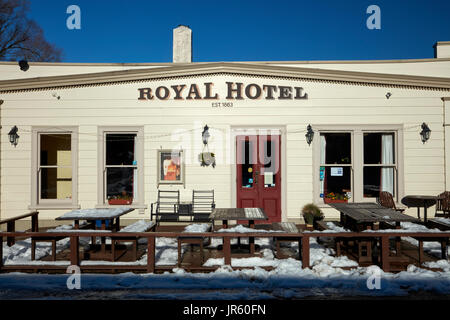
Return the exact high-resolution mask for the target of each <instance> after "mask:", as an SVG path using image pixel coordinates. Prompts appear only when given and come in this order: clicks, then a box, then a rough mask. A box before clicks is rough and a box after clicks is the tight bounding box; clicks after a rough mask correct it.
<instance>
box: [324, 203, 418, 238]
mask: <svg viewBox="0 0 450 320" xmlns="http://www.w3.org/2000/svg"><path fill="white" fill-rule="evenodd" d="M329 205H330V206H331V207H333V208H335V209H336V210H339V212H340V213H341V223H342V224H343V226H344V227H346V228H349V229H351V230H352V231H363V230H365V229H369V230H370V229H375V223H380V222H386V223H395V226H396V227H397V228H400V222H418V220H417V219H416V218H414V217H411V216H408V215H406V214H404V213H401V212H398V211H396V210H393V209H391V208H386V207H383V206H382V205H380V204H378V203H367V202H353V203H330V204H329Z"/></svg>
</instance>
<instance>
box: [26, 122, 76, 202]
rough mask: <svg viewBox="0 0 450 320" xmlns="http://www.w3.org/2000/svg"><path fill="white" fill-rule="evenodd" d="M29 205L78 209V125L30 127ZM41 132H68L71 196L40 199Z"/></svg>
mask: <svg viewBox="0 0 450 320" xmlns="http://www.w3.org/2000/svg"><path fill="white" fill-rule="evenodd" d="M31 131H32V133H31V153H32V157H31V205H30V206H29V209H30V210H35V209H41V210H42V209H78V208H80V206H79V204H78V127H73V126H61V127H32V129H31ZM43 134H49V135H51V134H69V135H70V138H71V141H70V144H71V145H70V148H71V161H72V198H71V199H41V175H40V172H39V171H40V169H41V167H42V166H41V165H40V146H41V142H40V137H41V135H43Z"/></svg>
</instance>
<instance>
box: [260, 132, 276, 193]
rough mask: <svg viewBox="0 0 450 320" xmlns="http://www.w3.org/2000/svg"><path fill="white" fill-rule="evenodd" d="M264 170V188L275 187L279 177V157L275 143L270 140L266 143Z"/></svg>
mask: <svg viewBox="0 0 450 320" xmlns="http://www.w3.org/2000/svg"><path fill="white" fill-rule="evenodd" d="M263 157H264V163H263V164H264V169H263V176H262V177H261V178H263V179H264V188H271V187H275V180H276V175H277V168H278V164H277V160H278V159H277V156H276V151H275V143H272V141H270V140H268V141H265V142H264V154H263Z"/></svg>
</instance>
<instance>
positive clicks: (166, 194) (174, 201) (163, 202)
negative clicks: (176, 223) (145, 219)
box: [156, 190, 180, 215]
mask: <svg viewBox="0 0 450 320" xmlns="http://www.w3.org/2000/svg"><path fill="white" fill-rule="evenodd" d="M179 205H180V191H179V190H158V201H157V202H156V214H157V215H158V214H165V213H167V214H177V213H178V206H179Z"/></svg>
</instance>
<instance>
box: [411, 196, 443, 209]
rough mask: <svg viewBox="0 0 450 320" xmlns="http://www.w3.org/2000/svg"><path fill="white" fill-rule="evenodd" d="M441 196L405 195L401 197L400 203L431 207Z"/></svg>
mask: <svg viewBox="0 0 450 320" xmlns="http://www.w3.org/2000/svg"><path fill="white" fill-rule="evenodd" d="M442 198H443V197H439V196H425V195H407V196H404V197H403V198H402V203H403V204H404V205H405V206H407V207H425V206H426V207H427V208H428V207H431V206H432V205H434V204H435V203H436V201H437V200H438V199H442Z"/></svg>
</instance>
